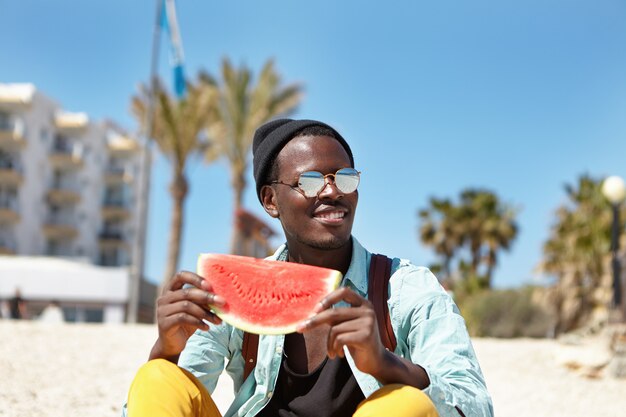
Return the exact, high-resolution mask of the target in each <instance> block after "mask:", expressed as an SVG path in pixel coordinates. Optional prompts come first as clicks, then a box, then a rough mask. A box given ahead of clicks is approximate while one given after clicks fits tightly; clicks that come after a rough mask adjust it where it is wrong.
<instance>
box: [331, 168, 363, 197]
mask: <svg viewBox="0 0 626 417" xmlns="http://www.w3.org/2000/svg"><path fill="white" fill-rule="evenodd" d="M359 180H360V178H359V172H358V171H357V170H356V169H354V168H343V169H340V170H339V171H337V174H335V184H336V185H337V188H339V190H341V192H343V193H346V194H349V193H352V192H354V191H356V189H357V187H358V186H359Z"/></svg>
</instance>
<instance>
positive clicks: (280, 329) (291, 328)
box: [197, 253, 343, 335]
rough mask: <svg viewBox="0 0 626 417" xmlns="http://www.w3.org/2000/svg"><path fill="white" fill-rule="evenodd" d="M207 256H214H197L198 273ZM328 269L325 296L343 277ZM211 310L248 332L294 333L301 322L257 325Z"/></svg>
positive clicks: (210, 255)
mask: <svg viewBox="0 0 626 417" xmlns="http://www.w3.org/2000/svg"><path fill="white" fill-rule="evenodd" d="M207 256H208V257H214V256H215V255H214V254H210V253H203V254H200V255H199V256H198V266H197V273H198V274H199V275H200V272H201V265H202V261H203V259H205V257H207ZM217 256H222V255H217ZM228 256H233V255H228ZM328 271H329V274H328V278H326V281H327V282H326V283H327V291H326V294H325V296H326V295H328V294H330V293H331V292H332V291H334V290H336V289H337V288H339V285H340V284H341V280H342V279H343V275H342V274H341V272H339V271H336V270H332V269H328ZM322 298H323V297H322ZM322 298H320V300H319V301H322ZM211 310H212V311H213V312H214V313H215V314H216V315H217V316H218V317H219V318H220V319H222V320H223V321H224V322H226V323H228V324H230V325H231V326H233V327H235V328H237V329H240V330H243V331H244V332H248V333H255V334H265V335H282V334H289V333H294V332H295V331H296V329H297V326H298V324H300V323H301V321H298V322H296V323H289V324H286V325H284V326H267V325H258V324H254V323H250V322H248V321H246V320H242V319H240V318H239V316H237V315H235V314H230V313H228V312H224V311H221V310H220V309H219V308H218V307H214V306H211ZM312 315H313V314H312ZM305 319H306V318H305ZM305 319H303V320H305Z"/></svg>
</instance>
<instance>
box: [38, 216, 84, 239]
mask: <svg viewBox="0 0 626 417" xmlns="http://www.w3.org/2000/svg"><path fill="white" fill-rule="evenodd" d="M43 233H44V235H45V236H46V238H48V239H50V240H64V239H73V238H75V237H76V236H78V228H77V227H76V220H75V217H74V216H73V215H69V214H67V213H65V214H63V215H61V214H51V215H49V216H48V217H47V218H46V222H45V223H44V225H43Z"/></svg>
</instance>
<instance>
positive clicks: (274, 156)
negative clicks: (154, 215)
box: [125, 119, 493, 417]
mask: <svg viewBox="0 0 626 417" xmlns="http://www.w3.org/2000/svg"><path fill="white" fill-rule="evenodd" d="M388 139H389V138H385V137H381V138H379V140H380V146H381V149H383V147H384V145H385V143H387V142H386V141H387V140H388ZM253 159H254V169H253V170H254V177H255V180H256V189H257V196H258V198H259V201H260V202H261V205H262V206H263V208H264V209H265V211H266V212H267V214H268V215H269V216H271V217H272V218H275V219H278V220H279V221H280V223H281V226H282V228H283V231H284V233H285V237H286V240H287V242H286V244H284V245H282V246H281V247H280V248H278V250H277V251H276V253H275V254H274V255H273V256H271V257H270V259H273V260H276V261H282V262H294V263H302V264H308V265H315V266H321V267H327V268H332V269H335V270H338V271H340V272H341V273H343V281H342V283H341V288H339V289H338V290H336V291H333V292H332V293H331V294H330V295H328V296H327V297H326V298H325V299H324V300H322V301H321V302H320V304H319V306H318V313H317V314H316V315H315V316H313V317H311V318H310V319H309V320H307V321H305V322H304V323H301V324H300V326H299V328H298V332H296V333H291V334H287V335H264V336H261V337H260V339H259V342H258V343H259V344H258V350H257V353H258V355H257V361H256V368H255V370H254V371H253V372H252V373H250V374H249V376H247V378H244V358H243V353H242V352H243V349H242V344H243V332H242V331H241V330H239V329H236V328H234V327H233V326H231V325H229V324H226V323H222V322H221V320H220V319H219V318H218V317H217V316H216V315H215V314H214V313H213V312H212V311H211V306H218V307H222V306H224V305H226V303H228V300H225V299H224V298H223V297H222V296H220V295H218V294H215V293H214V292H213V289H212V288H211V286H210V284H208V283H207V281H205V280H203V279H202V277H200V276H198V275H196V274H195V273H192V272H179V273H178V274H176V276H174V277H172V279H171V280H170V281H169V282H167V283H166V288H165V291H164V293H163V295H162V296H161V297H160V298H159V300H158V303H157V304H158V307H157V322H158V331H159V335H158V339H157V340H156V342H155V344H154V346H153V348H152V351H151V352H150V356H149V358H150V361H149V362H148V363H146V364H145V365H143V366H142V368H141V369H140V370H139V371H138V373H137V375H136V377H135V379H134V381H133V383H132V385H131V388H130V392H129V396H128V407H127V408H125V412H126V410H128V415H129V416H130V417H164V416H168V417H175V416H176V417H183V416H189V417H191V416H196V417H218V416H220V412H219V410H218V409H217V407H216V406H215V404H214V402H213V399H212V398H211V394H210V392H212V391H213V390H214V389H215V386H216V384H217V381H218V377H219V375H220V374H221V373H222V371H223V370H224V364H225V362H227V365H226V370H227V372H228V374H229V375H230V376H231V377H232V379H233V381H234V386H235V390H236V396H235V399H234V402H233V404H232V405H231V406H230V408H229V410H228V411H227V412H226V414H225V416H226V417H231V416H233V417H234V416H240V417H244V416H245V417H252V416H259V417H284V416H288V417H348V416H354V417H371V416H378V417H409V416H410V417H437V416H438V417H493V407H492V403H491V397H490V395H489V393H488V391H487V387H486V386H485V380H484V378H483V375H482V372H481V370H480V366H479V364H478V360H477V359H476V355H475V353H474V349H473V348H472V344H471V341H470V338H469V335H468V332H467V329H466V327H465V322H464V320H463V317H461V314H460V312H459V310H458V308H457V306H456V305H455V304H454V301H453V300H452V298H451V297H450V295H449V294H447V293H446V291H445V290H444V289H443V288H442V287H441V285H440V284H439V282H438V281H437V278H435V276H434V275H433V274H432V273H431V272H430V271H429V270H428V269H427V268H424V267H418V266H415V265H413V264H412V263H411V262H409V261H407V260H402V259H399V258H393V259H392V260H390V262H391V275H390V276H391V279H390V280H389V285H388V289H389V292H388V297H387V299H386V300H384V301H386V302H387V305H386V307H388V310H389V313H388V315H387V317H388V318H389V319H390V325H391V326H390V327H391V328H390V327H387V328H386V329H385V330H387V331H388V332H391V334H392V335H394V337H395V340H396V341H397V345H396V346H395V348H394V349H391V350H387V349H385V347H386V346H385V345H384V342H383V341H382V340H381V336H382V334H381V332H380V330H379V326H378V324H377V319H376V311H375V306H374V304H373V303H372V302H370V301H369V300H368V295H369V293H370V292H374V291H381V290H378V289H375V288H373V289H371V290H370V289H369V285H368V284H369V280H370V278H369V274H368V271H369V267H370V265H371V263H372V262H374V261H373V260H374V259H376V260H378V259H380V258H374V256H373V254H372V253H371V252H369V251H368V250H367V249H365V248H364V247H363V246H361V244H360V243H359V242H358V241H357V239H356V238H355V237H353V236H352V224H353V221H354V219H355V216H356V209H357V203H358V199H359V192H358V191H357V188H358V185H359V181H360V174H361V173H360V172H359V171H358V170H357V169H356V168H355V164H354V159H353V156H352V151H351V150H350V147H349V145H348V143H347V142H346V140H345V139H344V138H343V137H342V136H341V135H340V134H339V133H338V132H337V131H336V130H335V129H333V128H332V127H330V126H328V125H326V124H324V123H322V122H318V121H314V120H291V119H278V120H273V121H271V122H269V123H267V124H265V125H263V126H261V127H260V128H259V129H258V130H257V131H256V133H255V135H254V144H253ZM418 171H419V168H418ZM417 175H418V176H419V172H418V173H417ZM402 178H403V177H402V175H401V174H400V173H398V172H389V173H385V174H384V178H382V180H383V181H384V182H385V181H386V182H393V181H396V182H397V181H401V180H402ZM416 178H417V177H416ZM377 198H378V199H380V196H371V197H370V199H371V201H377V202H378V204H379V208H380V207H390V206H392V205H391V202H389V201H378V200H377ZM380 211H381V213H380V215H381V216H393V215H394V213H393V212H391V211H386V212H384V213H383V210H382V209H381V210H380ZM366 221H370V222H376V221H378V219H375V218H374V219H372V218H370V219H367V220H366ZM388 233H390V234H393V233H394V232H393V231H388ZM374 279H376V278H374ZM385 292H386V291H384V290H382V293H383V294H385ZM377 294H380V293H378V292H377ZM383 317H385V316H383ZM385 334H386V335H387V336H388V337H389V338H390V337H391V336H389V333H385ZM249 361H250V360H249ZM252 362H254V361H253V360H252Z"/></svg>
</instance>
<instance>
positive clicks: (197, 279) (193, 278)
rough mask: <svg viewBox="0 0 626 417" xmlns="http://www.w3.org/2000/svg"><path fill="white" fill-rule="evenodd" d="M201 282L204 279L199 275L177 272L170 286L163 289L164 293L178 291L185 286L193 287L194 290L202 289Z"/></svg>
mask: <svg viewBox="0 0 626 417" xmlns="http://www.w3.org/2000/svg"><path fill="white" fill-rule="evenodd" d="M203 281H204V279H203V278H202V277H201V276H200V275H197V274H194V273H193V272H189V271H179V272H177V273H176V275H174V278H173V279H172V280H171V282H170V284H169V285H168V286H166V287H165V288H166V290H165V291H166V292H167V291H177V290H180V289H181V288H183V286H184V285H185V284H189V285H193V286H194V287H196V288H202V282H203Z"/></svg>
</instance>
